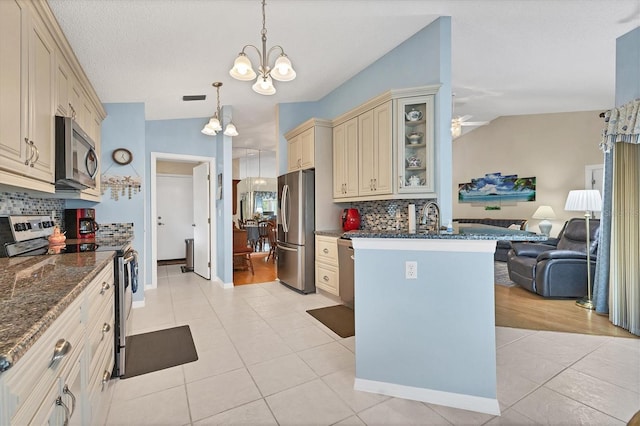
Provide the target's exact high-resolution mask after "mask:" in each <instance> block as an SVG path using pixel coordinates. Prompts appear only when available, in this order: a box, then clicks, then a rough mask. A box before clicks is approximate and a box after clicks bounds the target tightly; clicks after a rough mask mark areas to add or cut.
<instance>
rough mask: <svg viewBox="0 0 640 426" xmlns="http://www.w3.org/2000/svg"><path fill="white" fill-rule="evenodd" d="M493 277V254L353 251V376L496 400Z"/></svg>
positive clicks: (358, 249) (382, 250)
mask: <svg viewBox="0 0 640 426" xmlns="http://www.w3.org/2000/svg"><path fill="white" fill-rule="evenodd" d="M354 241H356V242H357V240H354ZM458 243H460V244H464V241H459V242H458ZM354 246H355V243H354ZM406 261H415V262H417V265H418V279H415V280H408V279H406V278H405V276H404V272H405V262H406ZM371 265H378V266H377V267H373V268H372V267H371ZM461 265H464V267H462V268H461ZM479 277H487V278H486V279H484V280H481V279H479ZM492 278H493V253H490V252H486V253H485V252H482V253H480V252H477V253H474V252H465V251H463V250H461V251H456V252H455V253H454V252H451V251H446V252H445V251H418V250H406V251H405V250H402V251H401V250H385V249H381V250H371V249H360V248H356V250H355V304H356V309H355V318H356V320H355V321H356V336H357V339H356V377H357V378H358V379H366V380H372V381H378V382H383V383H393V384H399V385H403V386H411V387H416V388H423V389H432V390H437V391H443V392H451V393H456V394H465V395H473V396H478V397H484V398H490V399H495V398H496V362H495V359H496V358H495V357H496V351H495V327H494V326H493V324H494V320H495V318H494V315H495V310H494V292H493V280H492Z"/></svg>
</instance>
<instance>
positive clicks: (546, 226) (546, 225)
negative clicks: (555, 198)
mask: <svg viewBox="0 0 640 426" xmlns="http://www.w3.org/2000/svg"><path fill="white" fill-rule="evenodd" d="M531 217H532V218H534V219H542V220H541V221H540V223H539V224H538V228H540V232H542V233H543V234H544V235H546V236H547V237H548V236H549V234H550V233H551V228H552V227H553V224H552V223H551V222H549V219H555V218H556V214H555V213H554V211H553V209H552V208H551V206H540V207H538V210H536V211H535V213H534V214H533V216H531Z"/></svg>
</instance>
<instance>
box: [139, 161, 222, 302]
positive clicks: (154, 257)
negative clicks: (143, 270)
mask: <svg viewBox="0 0 640 426" xmlns="http://www.w3.org/2000/svg"><path fill="white" fill-rule="evenodd" d="M158 160H164V161H189V162H195V163H204V162H208V163H209V172H210V173H211V176H216V174H215V173H216V159H215V158H214V157H201V156H197V155H184V154H172V153H168V152H152V153H151V215H150V216H148V217H145V221H147V222H148V221H149V220H155V218H156V217H157V216H158V215H157V211H158V210H157V205H156V188H157V186H156V185H157V184H156V174H157V172H156V163H157V161H158ZM209 185H210V187H209V190H210V191H211V194H215V190H216V188H215V185H216V180H215V179H211V180H210V181H209ZM211 200H212V202H213V200H215V197H212V198H211ZM209 215H210V217H211V228H210V230H211V235H210V236H209V239H210V244H211V251H210V255H211V277H212V278H213V277H217V275H218V271H217V269H216V263H215V261H214V260H215V259H216V257H217V253H216V246H217V244H216V240H215V238H214V237H215V232H216V215H215V206H211V208H210V211H209ZM147 229H150V230H151V283H150V284H149V285H148V286H145V289H154V288H157V287H158V235H157V231H156V227H155V225H154V222H151V223H148V225H147Z"/></svg>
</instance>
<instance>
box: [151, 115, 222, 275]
mask: <svg viewBox="0 0 640 426" xmlns="http://www.w3.org/2000/svg"><path fill="white" fill-rule="evenodd" d="M207 120H208V118H189V119H177V120H150V121H147V122H146V152H145V158H146V162H147V173H146V177H145V179H146V181H147V182H150V181H151V153H152V152H162V153H171V154H182V155H193V156H202V157H211V158H216V168H217V169H218V170H217V171H216V174H217V173H220V171H221V170H223V167H224V163H227V165H228V167H229V168H231V140H230V138H229V137H228V136H223V135H222V134H221V133H220V134H218V135H216V136H207V135H203V134H202V133H201V132H200V130H201V129H202V126H203V125H204V124H205V123H206V122H207ZM223 147H225V148H223ZM227 151H228V159H226V158H224V156H225V155H226V154H227ZM221 152H222V154H221ZM216 174H214V175H213V176H212V177H211V178H212V179H216V178H217V175H216ZM224 175H225V173H223V176H224ZM225 180H228V181H229V185H228V187H229V188H228V189H226V188H225V190H226V193H227V194H230V193H231V173H230V172H229V173H226V176H225ZM148 192H150V191H148ZM145 198H146V201H145V202H146V206H147V213H146V214H147V215H150V214H151V208H150V206H151V195H150V194H149V195H147V196H146V197H145ZM226 199H230V198H229V197H227V198H226ZM226 199H225V198H223V200H222V201H223V203H216V194H211V203H212V207H215V208H212V209H211V211H212V212H216V211H219V210H220V209H223V210H225V211H226V210H227V208H225V207H224V204H225V201H226ZM220 204H222V205H220ZM226 204H228V210H229V212H231V203H226ZM216 206H217V207H216ZM216 220H217V223H216V227H217V228H216V230H217V232H216V247H217V258H216V259H215V262H216V267H215V268H212V269H215V272H216V274H217V275H218V276H219V277H220V278H221V279H222V280H223V281H224V282H228V281H229V282H230V281H231V280H232V279H233V269H232V265H231V259H230V258H229V259H226V258H225V257H222V258H221V257H220V253H225V252H227V251H229V250H230V248H231V244H232V240H231V238H232V235H231V234H229V235H228V236H227V237H226V238H225V233H224V232H220V231H221V230H223V229H224V228H223V225H224V224H225V223H227V224H231V220H232V219H231V215H229V217H228V218H225V217H224V216H222V217H221V216H220V215H219V214H217V215H216ZM147 223H149V224H152V223H153V221H152V218H151V217H150V216H148V222H147ZM150 226H151V225H150ZM227 228H229V229H231V226H227ZM148 234H149V235H148V237H147V245H148V247H150V246H151V233H150V232H149V233H148ZM227 247H228V249H227ZM145 260H146V264H147V265H148V266H147V270H148V273H149V276H151V269H150V268H151V250H150V249H149V253H148V255H147V256H146V257H145ZM212 260H213V259H212ZM226 263H228V265H226ZM229 270H230V271H231V278H229V275H228V274H229ZM212 278H215V277H214V276H212ZM227 280H228V281H227Z"/></svg>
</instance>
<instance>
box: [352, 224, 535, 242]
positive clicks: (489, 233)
mask: <svg viewBox="0 0 640 426" xmlns="http://www.w3.org/2000/svg"><path fill="white" fill-rule="evenodd" d="M343 236H344V237H345V238H411V239H423V240H506V241H546V240H547V239H548V237H547V236H546V235H540V234H535V233H533V232H528V231H520V230H512V229H508V228H502V227H499V226H491V225H482V224H460V227H459V229H458V232H454V233H446V232H444V231H441V233H439V234H436V233H427V232H425V231H418V232H415V233H410V232H409V231H408V230H407V229H400V230H379V231H367V230H357V231H348V232H345V233H344V234H343Z"/></svg>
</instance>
